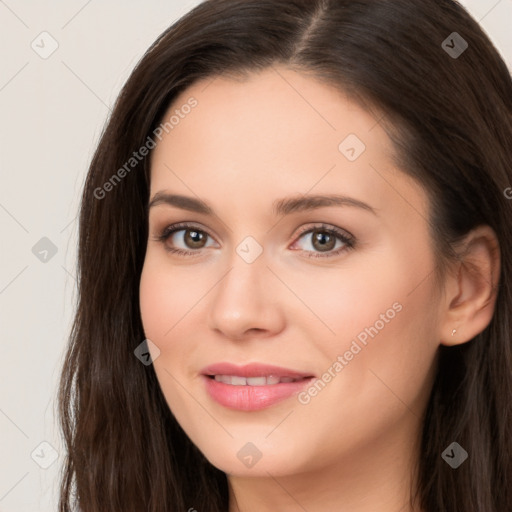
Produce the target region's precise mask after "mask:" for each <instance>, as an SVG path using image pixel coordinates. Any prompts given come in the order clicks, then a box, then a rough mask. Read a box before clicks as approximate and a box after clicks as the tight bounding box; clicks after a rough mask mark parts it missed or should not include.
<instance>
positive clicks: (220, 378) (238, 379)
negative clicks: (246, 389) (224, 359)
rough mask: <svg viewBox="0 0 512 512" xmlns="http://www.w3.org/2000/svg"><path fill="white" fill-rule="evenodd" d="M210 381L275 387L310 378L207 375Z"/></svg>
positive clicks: (234, 384) (232, 384) (233, 384)
mask: <svg viewBox="0 0 512 512" xmlns="http://www.w3.org/2000/svg"><path fill="white" fill-rule="evenodd" d="M207 377H208V378H210V379H215V380H216V381H217V382H223V383H224V384H229V385H231V386H275V385H276V384H287V383H289V382H298V381H301V380H304V379H307V378H309V377H301V378H297V379H294V378H292V377H278V376H276V375H269V376H265V375H262V376H260V377H242V376H240V375H207Z"/></svg>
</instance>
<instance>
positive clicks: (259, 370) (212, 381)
mask: <svg viewBox="0 0 512 512" xmlns="http://www.w3.org/2000/svg"><path fill="white" fill-rule="evenodd" d="M201 374H202V376H203V380H204V381H205V386H206V391H207V392H208V394H209V395H210V397H211V398H212V399H213V400H215V401H216V402H217V403H219V404H220V405H223V406H224V407H227V408H229V409H235V410H240V411H256V410H260V409H264V408H266V407H270V406H271V405H274V404H276V403H278V402H280V401H282V400H285V399H287V398H289V397H290V396H292V395H293V394H296V393H299V392H300V391H301V390H302V389H303V388H304V387H305V386H306V385H307V384H309V383H310V382H311V380H312V379H313V378H314V375H312V374H311V373H305V372H300V371H296V370H292V369H289V368H283V367H280V366H272V365H265V364H258V363H252V364H248V365H245V366H237V365H234V364H231V363H217V364H213V365H210V366H208V367H206V368H204V369H203V370H202V371H201Z"/></svg>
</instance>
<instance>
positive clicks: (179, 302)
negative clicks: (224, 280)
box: [139, 255, 200, 349]
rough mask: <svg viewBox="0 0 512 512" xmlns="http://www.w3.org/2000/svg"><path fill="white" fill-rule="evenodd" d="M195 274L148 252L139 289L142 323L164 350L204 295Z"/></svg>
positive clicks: (150, 336)
mask: <svg viewBox="0 0 512 512" xmlns="http://www.w3.org/2000/svg"><path fill="white" fill-rule="evenodd" d="M193 275H194V272H192V271H190V272H183V271H180V269H176V270H174V271H173V270H172V269H171V268H170V267H169V265H168V264H166V263H165V261H162V259H161V258H160V257H154V256H151V255H148V257H147V259H146V261H145V263H144V268H143V270H142V274H141V279H140V291H139V301H140V302H139V303H140V311H141V318H142V324H143V327H144V332H145V334H146V336H147V337H148V338H149V339H151V340H152V341H154V342H155V343H156V344H157V345H159V348H160V349H162V348H163V347H160V344H162V343H163V342H165V341H166V340H170V339H171V338H172V334H173V333H172V330H173V329H174V328H175V327H174V326H175V325H177V323H178V322H179V321H180V319H182V318H184V316H185V315H186V314H187V312H188V311H190V309H191V308H192V307H193V305H194V304H195V303H196V302H197V300H198V297H199V296H200V295H199V293H200V290H197V289H196V288H197V286H199V284H198V283H194V279H193Z"/></svg>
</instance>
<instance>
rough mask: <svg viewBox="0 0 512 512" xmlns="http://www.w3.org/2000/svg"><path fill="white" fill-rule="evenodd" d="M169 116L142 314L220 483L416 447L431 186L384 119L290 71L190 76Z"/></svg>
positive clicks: (176, 399)
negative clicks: (398, 154)
mask: <svg viewBox="0 0 512 512" xmlns="http://www.w3.org/2000/svg"><path fill="white" fill-rule="evenodd" d="M191 98H194V99H195V101H197V104H196V103H195V101H194V100H190V99H191ZM189 100H190V103H187V102H189ZM187 104H194V105H195V107H194V108H182V106H184V105H187ZM176 110H178V111H179V112H178V113H175V111H176ZM173 114H175V115H177V117H176V118H174V121H173V123H172V126H173V128H172V129H170V130H169V129H168V133H165V132H164V136H163V138H162V139H161V141H159V142H158V144H157V146H156V148H155V149H154V153H153V154H152V160H151V192H150V202H151V201H152V200H153V199H155V201H153V204H152V206H151V208H150V214H149V240H148V244H147V253H146V259H145V262H144V268H143V272H142V276H141V283H140V306H141V313H142V321H143V326H144V331H145V334H146V337H147V338H148V339H149V340H151V342H152V343H153V344H154V345H151V344H150V348H151V352H152V354H153V357H154V369H155V372H156V375H157V377H158V381H159V383H160V386H161V388H162V391H163V393H164V395H165V398H166V400H167V403H168V405H169V407H170V409H171V410H172V412H173V414H174V416H175V417H176V419H177V421H178V422H179V424H180V425H181V427H182V428H183V429H184V431H185V432H186V433H187V435H188V436H189V437H190V439H191V440H192V441H193V442H194V443H195V444H196V445H197V446H198V448H199V449H200V450H201V451H202V452H203V453H204V455H205V456H206V457H207V458H208V459H209V460H210V462H211V463H212V464H214V465H215V466H217V467H218V468H220V469H221V470H223V471H224V472H226V473H228V474H230V475H250V476H256V475H264V476H267V475H268V473H270V474H271V475H274V476H277V475H291V474H297V473H301V472H304V471H306V468H307V470H308V471H309V470H313V469H320V468H322V467H332V466H333V464H341V463H343V464H344V465H345V467H347V468H348V467H350V470H351V471H352V472H353V471H354V468H356V467H357V464H358V463H359V462H361V461H362V460H364V461H366V462H368V461H371V459H372V457H377V456H378V455H382V454H384V453H394V454H397V456H398V457H399V456H400V454H403V453H411V447H412V446H416V445H415V443H416V437H415V436H416V435H417V433H418V431H419V428H420V423H421V422H420V419H419V418H420V417H421V415H422V412H423V410H424V407H425V405H426V401H427V398H428V395H429V392H430V388H431V385H432V376H433V367H434V361H435V355H436V350H437V347H438V345H439V343H440V334H439V333H440V329H439V324H440V315H441V313H440V311H439V301H438V300H437V298H438V296H439V290H438V289H437V288H436V286H435V281H434V269H435V261H434V255H433V248H432V245H431V239H430V236H429V231H428V224H427V217H428V215H427V208H428V202H427V196H426V193H425V191H424V190H423V189H422V188H421V187H420V186H419V185H417V184H416V182H414V181H412V180H411V179H410V178H408V177H407V176H406V175H405V174H404V173H402V172H401V171H399V170H398V169H397V168H396V167H395V166H394V164H393V161H392V148H391V143H390V141H389V139H388V137H387V135H386V134H385V132H384V131H383V129H382V128H381V126H380V124H379V123H378V121H377V120H376V119H375V118H374V117H373V116H371V115H369V114H368V113H366V112H365V111H364V110H362V109H361V108H359V107H358V106H356V105H355V104H354V103H351V102H350V101H348V100H347V99H346V97H345V96H344V95H342V94H341V93H340V92H338V91H337V90H335V89H333V88H330V87H329V86H326V85H324V84H322V83H320V82H317V81H316V80H314V79H312V78H310V77H307V76H305V75H301V74H297V73H295V72H293V71H291V70H288V69H285V68H276V69H275V70H268V71H265V72H262V73H258V74H254V75H251V77H250V78H249V79H247V80H245V81H234V80H228V79H224V78H216V79H215V80H213V81H211V80H209V81H203V82H200V83H196V84H195V85H193V86H192V87H190V88H189V89H187V90H186V91H184V92H182V94H181V95H180V96H179V97H178V98H177V99H176V101H175V102H174V103H173V106H172V108H170V109H169V110H168V112H167V114H166V116H165V120H168V119H169V117H170V116H171V115H173ZM178 118H179V121H176V119H178ZM171 196H182V198H181V199H179V198H178V199H177V198H176V197H175V198H174V199H172V198H171ZM317 196H318V197H317ZM320 196H322V198H320ZM327 198H331V199H327ZM335 198H337V199H335ZM199 204H201V207H199ZM177 223H187V224H188V226H186V227H183V226H178V227H176V228H175V232H174V233H171V234H169V232H168V233H167V234H169V236H168V237H167V239H166V240H161V241H158V240H157V237H159V236H160V235H162V233H163V232H164V231H165V230H166V229H167V228H168V227H170V226H173V225H175V224H177ZM172 250H181V251H187V252H185V253H176V252H171V251H172ZM215 365H219V366H217V367H215ZM223 365H224V366H223ZM227 365H233V366H227ZM247 365H250V366H247ZM268 366H275V367H279V369H276V368H268ZM213 375H217V377H216V378H215V377H212V376H213ZM247 379H248V380H247ZM291 379H299V380H294V381H292V382H289V381H290V380H291ZM347 465H348V466H347Z"/></svg>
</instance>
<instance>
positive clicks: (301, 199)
mask: <svg viewBox="0 0 512 512" xmlns="http://www.w3.org/2000/svg"><path fill="white" fill-rule="evenodd" d="M162 204H166V205H170V206H175V207H177V208H181V209H182V210H188V211H191V212H196V213H201V214H204V215H213V214H214V211H213V209H212V208H211V207H210V206H209V205H208V203H206V202H205V201H202V200H201V199H196V198H194V197H189V196H182V195H176V194H169V193H167V192H164V191H160V192H157V193H156V194H155V195H154V196H153V198H152V199H151V201H150V202H149V204H148V210H149V209H150V208H152V207H154V206H158V205H162ZM329 206H353V207H356V208H361V209H363V210H366V211H369V212H371V213H373V214H374V215H377V212H376V210H375V209H374V208H372V207H371V206H370V205H369V204H366V203H364V202H363V201H360V200H359V199H354V198H352V197H348V196H343V195H338V194H329V195H301V196H295V197H287V198H284V199H278V200H276V201H274V203H273V205H272V212H273V214H274V215H276V216H279V215H289V214H291V213H295V212H303V211H308V210H316V209H318V208H324V207H329Z"/></svg>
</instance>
